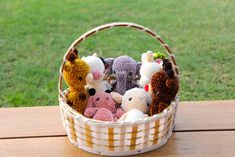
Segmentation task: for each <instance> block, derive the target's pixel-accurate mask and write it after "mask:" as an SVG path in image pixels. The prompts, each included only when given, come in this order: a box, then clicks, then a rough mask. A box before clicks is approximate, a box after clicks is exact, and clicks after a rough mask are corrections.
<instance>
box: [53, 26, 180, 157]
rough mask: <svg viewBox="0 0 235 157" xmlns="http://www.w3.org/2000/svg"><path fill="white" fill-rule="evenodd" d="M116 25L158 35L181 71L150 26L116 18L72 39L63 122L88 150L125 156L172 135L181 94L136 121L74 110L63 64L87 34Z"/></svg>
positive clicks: (62, 102) (75, 140) (62, 99)
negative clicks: (107, 118)
mask: <svg viewBox="0 0 235 157" xmlns="http://www.w3.org/2000/svg"><path fill="white" fill-rule="evenodd" d="M112 27H125V28H129V27H130V28H135V29H137V30H141V31H144V32H146V33H147V34H149V35H150V36H152V37H153V38H154V39H156V40H157V41H158V42H159V43H160V44H161V45H162V46H163V47H164V48H165V50H166V52H167V54H168V55H169V59H170V61H171V63H172V64H173V67H174V71H175V73H176V74H177V75H178V74H179V73H178V67H177V66H176V62H175V58H174V55H173V54H172V51H171V49H170V47H169V46H168V45H167V44H165V43H164V41H163V40H162V38H161V37H160V36H159V35H157V34H156V33H154V32H153V31H151V30H150V29H148V28H146V27H143V26H141V25H137V24H134V23H126V22H116V23H110V24H105V25H101V26H98V27H96V28H94V29H92V30H90V31H88V32H86V33H85V34H83V35H82V36H80V37H79V38H78V39H77V40H76V41H74V42H73V43H72V45H71V46H70V48H69V49H68V51H67V52H66V53H65V55H64V58H63V62H62V65H61V68H60V76H59V83H58V88H59V104H60V105H59V106H60V111H61V116H62V120H63V125H64V127H65V130H66V133H67V135H68V138H69V140H70V142H71V143H73V144H74V145H75V146H76V147H78V148H81V149H83V150H85V151H88V152H91V153H95V154H102V155H110V156H124V155H131V154H139V153H143V152H147V151H150V150H153V149H156V148H159V147H160V146H162V145H164V144H165V143H166V142H167V140H168V139H169V138H170V137H171V135H172V131H173V128H174V121H175V114H176V109H177V105H178V102H179V101H178V97H176V99H175V100H174V102H172V103H171V105H170V106H169V107H168V108H167V109H165V110H164V111H163V112H162V113H160V114H157V115H154V116H152V117H149V118H146V119H143V120H139V121H135V122H120V123H119V122H102V121H96V120H92V119H89V118H86V117H84V116H83V115H81V114H79V113H78V112H76V111H75V110H73V109H72V108H71V107H70V106H69V105H68V104H67V103H66V98H65V94H64V92H63V89H62V79H63V74H62V72H63V68H64V65H65V61H66V58H67V55H68V52H70V50H71V49H73V48H75V47H76V46H78V45H79V44H80V43H81V42H82V41H85V39H86V38H88V37H91V36H92V35H94V34H96V33H98V32H100V31H102V30H105V29H108V28H112Z"/></svg>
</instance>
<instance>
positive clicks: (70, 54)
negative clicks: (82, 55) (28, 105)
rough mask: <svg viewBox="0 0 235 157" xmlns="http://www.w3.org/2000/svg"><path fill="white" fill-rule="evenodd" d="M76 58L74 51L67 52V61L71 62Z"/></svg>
mask: <svg viewBox="0 0 235 157" xmlns="http://www.w3.org/2000/svg"><path fill="white" fill-rule="evenodd" d="M77 58H78V56H77V54H76V53H75V52H72V51H71V52H70V53H69V54H68V58H67V59H68V61H70V62H73V61H74V60H75V59H77Z"/></svg>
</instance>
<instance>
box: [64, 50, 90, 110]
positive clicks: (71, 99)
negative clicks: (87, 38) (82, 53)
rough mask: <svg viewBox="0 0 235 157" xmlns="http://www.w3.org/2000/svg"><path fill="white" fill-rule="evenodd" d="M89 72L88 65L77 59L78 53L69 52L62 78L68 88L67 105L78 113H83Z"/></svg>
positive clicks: (74, 51)
mask: <svg viewBox="0 0 235 157" xmlns="http://www.w3.org/2000/svg"><path fill="white" fill-rule="evenodd" d="M89 71H90V69H89V65H88V64H87V63H86V62H85V61H83V60H81V59H79V58H78V51H77V50H76V49H74V50H73V51H71V52H70V53H69V55H68V58H67V61H66V63H65V66H64V70H63V76H64V79H65V82H66V83H67V85H68V86H69V92H68V95H67V103H68V104H69V105H70V106H71V107H72V108H74V109H75V110H76V111H78V112H79V113H83V112H84V109H85V106H86V103H87V94H86V90H85V85H86V80H89V79H90V77H91V74H90V73H89Z"/></svg>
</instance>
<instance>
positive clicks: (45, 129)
mask: <svg viewBox="0 0 235 157" xmlns="http://www.w3.org/2000/svg"><path fill="white" fill-rule="evenodd" d="M50 135H65V131H64V128H63V125H62V120H61V117H60V113H59V108H58V106H56V107H55V106H51V107H22V108H1V109H0V138H8V137H25V136H50Z"/></svg>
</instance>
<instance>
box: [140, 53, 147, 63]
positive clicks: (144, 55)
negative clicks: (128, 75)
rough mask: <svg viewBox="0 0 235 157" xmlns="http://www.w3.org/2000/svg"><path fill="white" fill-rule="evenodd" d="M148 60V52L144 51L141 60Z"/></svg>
mask: <svg viewBox="0 0 235 157" xmlns="http://www.w3.org/2000/svg"><path fill="white" fill-rule="evenodd" d="M146 60H147V55H146V53H143V54H142V55H141V61H142V62H143V63H144V62H146Z"/></svg>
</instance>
